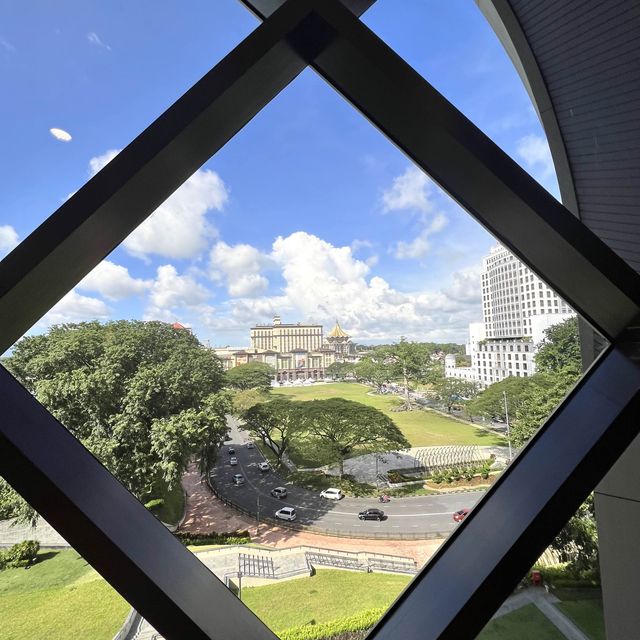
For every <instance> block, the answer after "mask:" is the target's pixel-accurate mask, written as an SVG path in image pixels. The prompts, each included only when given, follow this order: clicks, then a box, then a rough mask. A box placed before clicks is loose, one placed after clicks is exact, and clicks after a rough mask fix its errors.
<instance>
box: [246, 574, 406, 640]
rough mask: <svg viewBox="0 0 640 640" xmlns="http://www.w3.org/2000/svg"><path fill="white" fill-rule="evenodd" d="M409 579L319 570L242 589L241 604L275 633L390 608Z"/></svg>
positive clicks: (385, 575) (395, 576)
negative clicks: (286, 580)
mask: <svg viewBox="0 0 640 640" xmlns="http://www.w3.org/2000/svg"><path fill="white" fill-rule="evenodd" d="M409 580H410V578H409V576H398V575H390V574H386V573H360V572H352V571H339V570H332V569H319V570H318V571H317V573H316V575H315V576H313V577H311V578H300V579H298V580H290V581H288V582H282V583H280V584H274V585H268V586H266V587H252V588H249V589H242V600H243V602H244V603H245V604H246V605H247V606H248V607H249V608H250V609H251V610H252V611H253V612H254V613H255V614H256V615H257V616H258V617H259V618H261V619H262V620H263V621H264V622H265V623H266V624H267V625H268V626H269V627H271V629H273V630H274V631H275V632H276V633H278V632H279V631H283V630H284V629H289V628H291V627H297V626H300V625H303V624H317V623H319V622H328V621H329V620H335V619H336V618H342V617H344V616H349V615H352V614H354V613H357V612H358V611H364V610H366V609H373V608H374V607H386V606H388V605H390V604H391V603H392V602H393V600H394V599H395V598H396V596H397V595H398V594H399V593H400V591H402V589H403V588H404V587H405V586H406V585H407V584H408V582H409Z"/></svg>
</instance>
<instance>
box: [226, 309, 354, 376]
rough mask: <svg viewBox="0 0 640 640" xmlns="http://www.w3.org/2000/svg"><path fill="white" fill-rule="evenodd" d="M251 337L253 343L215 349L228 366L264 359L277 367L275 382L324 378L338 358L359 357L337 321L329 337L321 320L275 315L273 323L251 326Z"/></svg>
mask: <svg viewBox="0 0 640 640" xmlns="http://www.w3.org/2000/svg"><path fill="white" fill-rule="evenodd" d="M250 339H251V346H250V347H246V348H245V347H238V348H233V347H220V348H215V349H214V351H215V354H216V355H217V356H218V357H219V358H220V359H221V360H222V363H223V366H224V369H225V370H228V369H231V368H233V367H238V366H240V365H243V364H248V363H249V362H264V363H265V364H268V365H269V366H271V367H273V369H274V371H275V377H274V378H275V379H274V381H275V382H280V383H281V382H290V381H294V380H321V379H323V378H324V377H325V370H326V368H327V367H329V366H330V365H332V364H333V363H334V362H337V361H341V362H342V361H345V360H346V361H356V360H357V357H356V355H355V345H354V344H353V343H352V342H351V338H350V336H349V334H347V333H346V332H345V331H344V330H343V329H342V328H341V327H340V325H339V324H338V322H337V321H336V325H335V327H334V328H333V329H332V330H331V331H330V332H329V334H328V335H327V337H326V338H325V337H324V330H323V327H322V325H320V324H302V323H296V324H283V323H282V321H281V319H280V316H275V317H274V319H273V323H272V324H265V325H255V326H253V327H251V333H250Z"/></svg>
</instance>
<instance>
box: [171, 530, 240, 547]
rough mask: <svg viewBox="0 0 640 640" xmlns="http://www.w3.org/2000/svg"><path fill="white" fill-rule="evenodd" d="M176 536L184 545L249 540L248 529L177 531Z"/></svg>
mask: <svg viewBox="0 0 640 640" xmlns="http://www.w3.org/2000/svg"><path fill="white" fill-rule="evenodd" d="M175 536H176V538H178V540H180V542H182V544H184V545H185V546H189V545H191V546H201V545H206V544H247V543H249V542H251V536H249V532H248V531H234V532H233V533H216V532H215V531H211V532H209V533H189V532H186V531H178V532H177V533H176V534H175Z"/></svg>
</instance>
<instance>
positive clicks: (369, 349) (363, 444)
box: [4, 72, 580, 633]
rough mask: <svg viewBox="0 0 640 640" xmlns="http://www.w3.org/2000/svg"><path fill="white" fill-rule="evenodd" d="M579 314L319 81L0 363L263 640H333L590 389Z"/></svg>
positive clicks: (190, 188)
mask: <svg viewBox="0 0 640 640" xmlns="http://www.w3.org/2000/svg"><path fill="white" fill-rule="evenodd" d="M143 115H144V114H143ZM143 115H140V114H138V117H139V118H143ZM127 126H129V125H127ZM118 140H119V138H118V137H117V136H116V137H114V138H113V139H112V140H109V141H108V142H107V141H102V142H100V144H99V148H98V150H97V151H96V150H92V151H91V152H90V153H85V158H84V162H83V163H82V166H81V168H80V169H78V168H76V170H75V171H74V172H71V173H72V174H73V179H74V180H76V184H80V183H81V182H82V176H83V173H84V172H85V171H87V170H88V171H89V172H96V171H98V170H99V169H100V168H101V167H103V166H104V165H105V164H106V163H107V162H108V161H109V160H110V159H112V158H113V157H114V155H115V154H116V153H117V151H116V150H115V149H117V147H119V146H121V145H119V144H118ZM85 151H86V150H85ZM87 167H88V169H87ZM28 184H29V185H31V182H29V183H28ZM41 190H42V191H43V192H46V193H47V194H48V196H49V197H51V193H52V192H51V191H50V190H49V189H48V188H45V187H42V188H41ZM9 223H10V225H11V227H12V229H15V228H17V226H16V225H18V221H13V220H9ZM18 235H20V236H21V235H22V234H18ZM11 237H13V236H11ZM568 316H572V313H571V310H570V309H568V308H567V306H566V305H565V303H564V302H563V301H562V300H561V299H560V298H559V297H558V296H557V295H556V294H555V293H554V292H553V291H552V290H551V289H549V288H548V287H547V286H546V284H545V283H543V282H541V281H540V280H539V279H538V278H537V276H535V274H534V273H533V272H531V271H530V270H529V269H528V268H527V267H525V266H523V265H521V264H520V263H519V262H518V261H517V260H516V259H515V258H513V257H512V256H511V255H510V254H508V252H506V251H505V250H504V249H503V248H501V247H499V246H498V247H497V246H496V241H495V239H494V238H492V237H491V236H490V235H489V234H487V232H486V231H484V229H483V228H482V227H480V226H479V225H478V224H477V223H476V222H475V221H474V220H473V219H471V218H470V217H469V216H468V215H467V214H466V213H465V212H464V211H463V210H462V209H460V207H458V206H457V205H456V204H455V203H454V202H453V201H452V200H450V199H449V198H448V196H446V195H445V194H444V193H443V192H442V191H441V190H440V189H439V188H438V187H437V185H435V183H433V182H432V181H431V180H430V178H428V177H427V176H426V175H424V174H423V173H422V172H421V171H420V170H419V169H418V168H417V167H415V166H414V165H412V164H411V163H410V162H409V161H408V160H407V159H406V157H404V156H403V155H402V154H401V153H400V152H398V150H397V149H396V148H395V147H393V146H392V145H390V144H389V143H388V142H387V141H386V140H385V139H384V138H383V137H382V136H380V135H379V133H378V132H377V131H375V130H374V129H373V128H372V127H371V126H369V124H368V123H367V122H366V121H365V120H363V118H362V117H361V116H360V115H359V114H358V113H356V112H355V111H354V110H353V109H352V108H351V107H350V106H349V105H348V104H346V103H345V102H344V101H343V100H342V99H340V97H339V96H337V95H336V94H335V93H334V92H332V91H331V90H330V89H328V88H327V86H326V85H325V84H324V83H323V82H322V81H321V80H319V79H318V77H316V76H315V75H314V74H313V73H311V72H305V73H303V74H302V75H301V76H300V77H299V78H298V79H297V80H296V82H294V83H293V84H292V85H291V86H290V87H288V88H287V89H286V90H285V91H284V92H283V93H282V94H281V95H280V96H279V97H278V98H277V99H276V100H274V101H273V102H272V103H271V104H270V105H268V107H266V108H265V109H264V111H263V112H262V113H261V114H260V115H259V116H258V117H256V118H255V119H254V120H253V121H252V122H251V123H249V125H247V126H246V127H245V128H244V129H243V130H242V131H241V132H240V133H239V134H238V135H237V136H236V137H235V138H234V139H233V140H232V141H230V142H229V143H228V144H227V145H226V146H225V147H224V148H223V150H222V151H221V152H220V153H219V154H217V156H216V157H215V158H213V159H212V160H211V161H209V162H207V163H206V164H205V165H204V166H203V167H202V168H201V169H199V170H198V171H197V172H196V173H195V174H194V175H193V176H192V177H191V178H190V179H189V180H188V181H187V182H186V183H185V185H183V187H181V188H180V189H179V190H178V191H177V192H176V193H175V194H174V195H172V196H171V197H170V198H169V199H168V200H167V201H166V202H165V203H164V204H163V205H162V206H161V207H160V208H159V209H158V211H157V212H156V213H155V214H153V216H151V217H150V218H149V219H148V220H147V221H146V222H145V223H143V224H142V225H141V226H140V227H139V228H138V229H137V230H136V231H135V232H134V233H133V234H132V235H131V236H130V237H129V238H127V239H126V240H125V241H124V242H123V244H122V245H121V246H120V247H118V248H117V249H116V250H115V251H114V252H113V253H112V254H111V255H110V256H109V257H108V258H107V259H106V260H105V261H103V262H102V263H101V264H100V265H99V266H98V267H96V269H95V270H94V271H93V272H92V273H90V274H89V275H88V276H87V277H86V278H84V279H83V280H82V282H80V283H79V284H78V286H77V287H76V289H75V290H74V291H72V292H71V293H69V294H68V295H67V296H66V297H65V298H64V299H63V300H62V301H61V302H60V303H59V304H58V305H56V307H54V309H52V310H51V311H50V312H49V313H48V314H47V315H46V316H45V317H44V318H43V319H42V320H41V321H40V322H39V323H38V325H36V327H34V328H33V329H32V330H31V332H30V336H29V337H28V338H27V339H26V340H24V341H23V342H21V343H19V344H18V345H16V346H14V348H13V350H12V351H11V352H10V353H9V354H7V359H6V360H5V361H4V364H5V365H6V366H7V367H8V368H9V369H10V370H11V371H13V372H14V373H15V374H16V375H17V376H18V377H19V378H20V379H21V381H22V382H23V383H24V384H26V385H27V386H28V388H29V390H30V391H32V392H33V393H34V395H35V396H36V397H37V398H38V400H39V401H41V402H43V404H45V406H47V407H48V408H49V409H50V410H51V411H52V412H53V413H54V414H55V415H56V416H57V417H59V418H60V419H61V420H62V421H63V423H64V424H65V425H66V426H67V427H68V428H69V429H70V430H71V431H72V432H73V433H74V434H75V435H76V436H77V437H79V438H80V439H81V440H82V441H83V443H84V444H85V445H86V446H87V447H88V448H90V449H91V450H92V451H93V452H95V453H96V455H98V456H99V457H100V459H101V460H102V461H103V462H104V463H105V465H106V466H108V467H109V468H110V469H111V470H113V471H114V473H115V474H116V475H117V476H118V477H119V478H120V480H121V481H122V482H123V483H124V484H125V485H126V486H127V487H128V488H129V489H130V490H131V491H132V492H133V493H134V494H135V495H136V496H137V497H138V498H139V499H140V501H141V502H142V503H143V504H145V505H146V506H147V507H148V508H149V509H151V510H152V511H153V512H154V513H155V514H156V515H157V517H158V518H160V519H161V520H163V521H164V522H166V523H167V524H169V525H172V526H175V525H178V526H179V529H178V533H179V535H180V537H181V538H182V539H183V541H184V542H185V543H186V544H189V545H191V546H192V547H193V550H194V551H196V552H197V553H198V557H199V558H200V559H201V560H202V561H203V562H204V563H205V564H206V565H207V566H208V567H209V568H210V569H211V570H212V571H213V573H214V574H215V575H216V576H217V577H218V578H219V579H220V580H222V581H224V582H225V584H226V585H227V586H228V587H229V588H230V589H231V590H232V591H233V592H234V593H236V594H237V595H238V597H241V598H242V600H243V601H244V602H245V603H247V605H248V606H249V607H250V608H252V609H253V610H254V611H256V613H257V614H258V615H259V616H260V617H262V618H263V619H264V621H265V622H266V623H267V624H268V625H269V626H270V627H271V628H272V629H274V630H275V631H276V632H277V633H281V632H283V631H285V630H288V629H294V628H298V627H303V626H305V625H313V626H316V625H321V624H327V625H329V626H328V627H327V629H328V633H329V632H330V631H331V630H332V629H334V630H335V628H336V625H343V626H342V627H341V628H344V629H345V630H357V629H356V627H357V626H358V625H360V626H361V627H362V625H364V626H368V625H369V624H373V623H374V622H375V620H377V619H378V617H379V616H380V615H381V614H382V611H383V610H384V608H386V607H387V606H388V605H389V604H390V603H391V602H392V601H393V600H394V598H395V597H396V596H397V595H398V594H399V593H400V591H401V590H402V589H403V588H404V587H405V586H406V585H407V584H408V582H409V581H410V579H411V577H412V576H413V575H414V574H415V573H416V572H417V570H418V569H419V568H420V567H421V566H422V565H423V564H424V563H425V562H426V561H427V560H428V559H429V558H430V557H431V556H432V554H433V553H434V551H435V550H436V549H437V548H438V546H439V545H440V544H441V543H442V541H443V540H444V539H445V538H446V537H447V536H448V534H449V533H450V532H451V531H452V530H454V529H455V527H457V526H459V524H460V523H461V522H463V521H464V519H465V517H466V515H467V513H468V512H469V510H470V509H471V508H472V507H473V506H474V505H475V504H476V503H477V502H478V501H479V500H480V499H481V498H482V497H483V496H484V494H485V492H486V491H487V490H488V489H489V488H490V486H491V484H492V482H493V481H494V480H495V479H496V478H497V477H498V476H499V474H500V473H501V472H502V470H503V469H504V468H505V466H507V465H508V463H509V462H510V461H511V459H512V457H513V456H514V455H515V454H516V453H517V451H518V449H519V447H520V446H522V445H524V444H525V443H526V441H527V440H528V439H529V437H530V435H531V434H532V433H533V432H534V431H535V429H537V427H538V426H539V425H540V424H541V423H542V421H543V420H544V418H545V417H546V415H547V414H548V413H549V412H550V411H551V410H552V409H553V407H555V406H556V405H557V403H558V402H559V401H560V400H561V399H562V397H563V396H564V394H565V393H566V392H567V391H568V390H569V388H570V387H571V386H572V385H573V384H574V383H575V381H576V380H577V379H578V377H579V375H580V365H579V349H578V337H577V333H576V326H577V325H576V322H575V318H573V317H569V318H568ZM130 318H133V319H135V320H134V321H133V322H129V321H127V320H125V319H130ZM550 319H551V320H550ZM564 320H566V322H567V323H566V325H561V326H562V330H561V331H560V334H559V335H558V336H555V335H554V334H553V333H551V334H545V329H547V328H548V326H550V325H553V324H556V322H555V321H564ZM81 321H96V322H90V323H87V324H83V325H77V324H75V323H78V322H81ZM67 323H74V324H73V325H72V326H64V325H65V324H67ZM479 323H480V324H479ZM61 325H63V326H61ZM470 325H471V327H470ZM480 325H482V326H480ZM52 327H54V328H52ZM545 335H546V337H545ZM544 340H547V341H548V342H549V345H547V346H548V347H549V348H550V350H551V355H549V357H548V358H547V360H546V361H544V359H543V360H540V359H539V358H538V360H536V354H537V355H538V356H539V354H540V353H544V350H540V349H539V344H540V342H542V341H544ZM547 351H548V350H547ZM558 352H560V353H561V355H562V356H563V358H564V360H560V361H559V360H558V359H557V358H556V357H555V356H554V353H556V354H557V353H558ZM534 373H535V375H533V374H534ZM183 489H184V491H185V492H186V499H184V498H185V493H183ZM249 544H250V546H248V545H249ZM345 569H346V570H347V571H345ZM294 577H295V578H296V580H290V578H294ZM336 593H339V594H340V597H339V598H336V596H335V594H336ZM292 602H293V603H296V606H292ZM354 615H355V616H357V617H358V619H357V620H354V619H351V618H350V616H354ZM345 620H346V621H345ZM362 620H364V622H362ZM323 628H324V627H323Z"/></svg>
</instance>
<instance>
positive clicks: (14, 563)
mask: <svg viewBox="0 0 640 640" xmlns="http://www.w3.org/2000/svg"><path fill="white" fill-rule="evenodd" d="M38 551H40V543H39V542H36V541H35V540H25V541H24V542H18V544H14V545H13V546H12V547H9V548H8V549H7V550H6V551H0V571H1V570H2V569H13V568H16V567H27V566H29V565H30V564H32V563H33V561H34V560H35V559H36V556H37V555H38Z"/></svg>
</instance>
